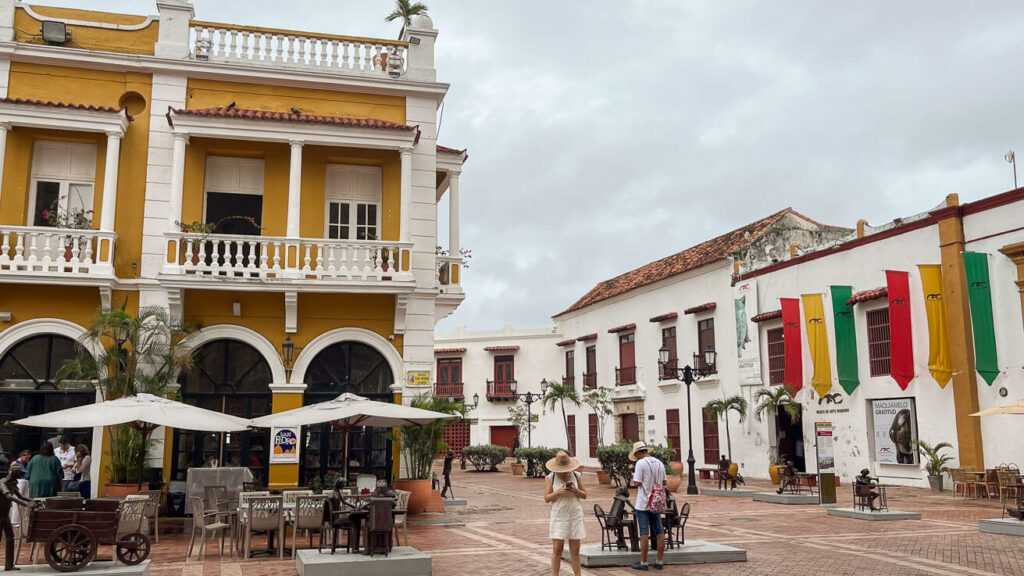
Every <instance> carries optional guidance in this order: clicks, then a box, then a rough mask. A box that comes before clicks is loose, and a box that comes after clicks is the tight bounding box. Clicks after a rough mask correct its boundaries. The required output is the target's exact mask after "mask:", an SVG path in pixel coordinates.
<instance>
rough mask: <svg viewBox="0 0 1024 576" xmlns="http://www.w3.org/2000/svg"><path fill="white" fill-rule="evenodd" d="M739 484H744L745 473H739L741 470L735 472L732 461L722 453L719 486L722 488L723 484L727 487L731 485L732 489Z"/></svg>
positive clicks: (719, 464)
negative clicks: (733, 471)
mask: <svg viewBox="0 0 1024 576" xmlns="http://www.w3.org/2000/svg"><path fill="white" fill-rule="evenodd" d="M737 484H744V480H743V475H742V474H740V473H739V470H737V471H736V474H733V473H732V461H730V460H729V459H728V458H726V457H725V454H722V455H721V458H720V459H719V460H718V487H719V488H721V487H722V485H725V487H726V488H727V489H728V488H730V487H731V489H732V490H735V489H736V485H737Z"/></svg>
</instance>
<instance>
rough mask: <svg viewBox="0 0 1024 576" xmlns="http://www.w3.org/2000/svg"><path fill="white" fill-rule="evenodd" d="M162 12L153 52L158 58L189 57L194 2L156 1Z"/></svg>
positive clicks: (180, 0)
mask: <svg viewBox="0 0 1024 576" xmlns="http://www.w3.org/2000/svg"><path fill="white" fill-rule="evenodd" d="M156 8H157V10H158V11H159V13H160V29H159V31H158V35H157V42H156V44H155V45H154V46H153V52H154V54H155V55H156V56H157V57H158V58H188V57H189V52H190V49H189V29H188V22H189V20H191V19H192V18H194V17H195V11H194V10H193V9H192V4H190V3H188V2H184V1H183V0H163V1H160V2H157V3H156Z"/></svg>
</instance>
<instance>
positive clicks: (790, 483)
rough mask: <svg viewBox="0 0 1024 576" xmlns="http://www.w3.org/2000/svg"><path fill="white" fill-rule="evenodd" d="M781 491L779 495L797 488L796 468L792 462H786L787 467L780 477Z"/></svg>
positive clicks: (779, 490) (778, 491) (783, 469)
mask: <svg viewBox="0 0 1024 576" xmlns="http://www.w3.org/2000/svg"><path fill="white" fill-rule="evenodd" d="M780 476H781V478H780V482H779V489H778V490H776V492H777V493H779V494H782V493H783V492H785V491H786V490H790V489H795V488H796V468H795V467H794V466H793V461H792V460H786V465H785V466H784V467H783V468H782V474H781V475H780Z"/></svg>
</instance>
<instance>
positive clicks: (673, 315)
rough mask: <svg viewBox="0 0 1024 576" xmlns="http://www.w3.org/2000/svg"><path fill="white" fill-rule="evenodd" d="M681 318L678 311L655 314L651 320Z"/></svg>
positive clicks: (662, 320) (659, 320)
mask: <svg viewBox="0 0 1024 576" xmlns="http://www.w3.org/2000/svg"><path fill="white" fill-rule="evenodd" d="M676 318H679V314H678V313H676V312H669V313H668V314H662V315H661V316H655V317H653V318H651V320H650V321H651V322H664V321H665V320H675V319H676Z"/></svg>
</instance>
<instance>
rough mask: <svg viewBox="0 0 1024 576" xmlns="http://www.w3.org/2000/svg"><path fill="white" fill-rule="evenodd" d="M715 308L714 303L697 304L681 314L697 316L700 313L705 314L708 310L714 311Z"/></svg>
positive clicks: (716, 305)
mask: <svg viewBox="0 0 1024 576" xmlns="http://www.w3.org/2000/svg"><path fill="white" fill-rule="evenodd" d="M717 307H718V304H716V303H714V302H705V303H704V304H698V305H696V306H691V307H689V308H687V309H686V310H683V314H699V313H701V312H707V311H708V310H714V309H715V308H717Z"/></svg>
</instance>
